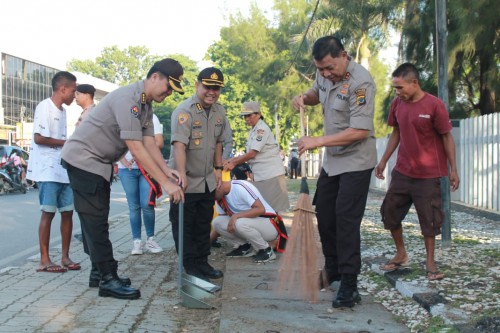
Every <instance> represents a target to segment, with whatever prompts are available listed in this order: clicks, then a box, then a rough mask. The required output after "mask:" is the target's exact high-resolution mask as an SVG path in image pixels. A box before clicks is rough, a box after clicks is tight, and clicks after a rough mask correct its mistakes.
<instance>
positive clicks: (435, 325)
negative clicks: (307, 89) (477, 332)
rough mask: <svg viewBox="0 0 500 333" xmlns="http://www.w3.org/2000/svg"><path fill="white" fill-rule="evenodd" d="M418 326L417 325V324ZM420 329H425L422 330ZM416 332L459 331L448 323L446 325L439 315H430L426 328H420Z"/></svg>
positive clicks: (448, 332) (449, 332) (452, 332)
mask: <svg viewBox="0 0 500 333" xmlns="http://www.w3.org/2000/svg"><path fill="white" fill-rule="evenodd" d="M417 328H418V326H417ZM422 329H425V331H424V330H422ZM418 332H426V333H459V332H460V331H458V330H457V329H456V328H454V327H453V326H450V325H446V324H445V323H444V320H443V319H442V318H441V317H432V318H431V319H430V321H429V326H428V327H427V328H423V327H422V328H420V329H419V330H418Z"/></svg>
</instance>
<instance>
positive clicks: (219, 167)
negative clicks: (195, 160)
mask: <svg viewBox="0 0 500 333" xmlns="http://www.w3.org/2000/svg"><path fill="white" fill-rule="evenodd" d="M214 169H215V170H222V169H224V167H223V166H222V165H216V166H215V167H214Z"/></svg>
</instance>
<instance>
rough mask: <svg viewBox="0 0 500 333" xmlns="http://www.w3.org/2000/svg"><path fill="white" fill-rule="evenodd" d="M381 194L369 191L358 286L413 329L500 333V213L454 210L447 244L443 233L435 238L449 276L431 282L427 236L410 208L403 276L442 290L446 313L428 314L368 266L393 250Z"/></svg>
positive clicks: (439, 261)
mask: <svg viewBox="0 0 500 333" xmlns="http://www.w3.org/2000/svg"><path fill="white" fill-rule="evenodd" d="M383 195H384V193H381V192H370V196H369V201H368V204H367V207H366V211H365V216H364V219H363V222H362V257H363V261H364V264H363V268H362V270H363V272H362V274H361V276H360V287H361V288H363V289H364V290H366V292H368V293H370V294H373V295H375V296H376V297H377V298H378V299H379V301H380V302H381V303H382V304H383V305H384V306H385V307H386V308H387V309H389V310H390V311H392V312H393V313H394V314H395V315H396V316H398V317H399V318H401V320H402V321H403V322H404V323H405V324H406V325H407V326H408V327H409V328H410V329H411V331H412V332H429V331H431V332H434V331H435V332H500V301H499V294H500V285H499V277H500V276H499V275H500V246H499V244H500V228H498V226H499V223H500V215H496V214H474V211H475V210H473V209H463V210H462V211H457V210H452V213H451V214H452V216H451V223H452V242H451V244H450V245H449V246H448V247H444V246H442V244H441V239H440V237H437V239H436V262H437V265H438V268H439V270H440V271H441V272H443V273H444V274H445V278H444V279H443V280H440V281H433V282H430V281H428V280H427V278H426V276H425V247H424V242H423V237H422V235H421V233H420V226H419V224H418V219H417V215H416V212H415V210H414V209H413V207H412V209H411V210H410V212H409V214H408V215H407V216H406V218H405V221H404V222H403V228H404V236H405V244H406V249H407V252H408V255H409V257H410V262H411V268H410V269H409V270H408V272H407V274H406V275H403V276H401V277H399V280H401V281H404V282H407V283H409V284H410V285H415V286H423V287H428V288H432V289H435V290H437V291H438V298H439V303H442V304H443V305H444V307H446V309H447V313H448V315H447V316H441V314H440V313H436V314H435V315H431V313H433V311H432V310H431V313H429V312H428V311H427V310H425V309H424V308H423V307H422V306H420V305H419V304H418V303H417V302H416V301H414V300H413V299H412V298H410V297H404V296H403V295H401V293H399V292H398V291H397V290H396V289H395V288H393V287H392V285H391V284H389V283H388V282H387V280H386V279H384V278H383V277H382V276H381V275H380V274H378V273H377V272H374V270H373V265H370V264H369V263H370V262H373V261H377V260H378V261H379V262H384V261H386V260H388V259H391V258H392V257H393V256H394V253H395V247H394V243H393V241H392V238H391V236H390V232H389V231H387V230H384V228H383V225H382V222H381V221H380V213H379V209H380V205H381V203H382V200H383ZM484 215H486V217H484ZM399 280H398V281H399ZM450 313H451V314H452V315H449V314H450Z"/></svg>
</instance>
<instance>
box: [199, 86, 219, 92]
mask: <svg viewBox="0 0 500 333" xmlns="http://www.w3.org/2000/svg"><path fill="white" fill-rule="evenodd" d="M202 86H203V88H204V89H206V90H213V91H219V90H220V88H221V87H219V86H206V85H204V84H202Z"/></svg>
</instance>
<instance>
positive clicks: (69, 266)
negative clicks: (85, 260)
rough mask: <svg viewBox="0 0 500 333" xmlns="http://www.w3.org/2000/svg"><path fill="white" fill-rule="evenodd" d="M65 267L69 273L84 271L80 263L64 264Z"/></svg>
mask: <svg viewBox="0 0 500 333" xmlns="http://www.w3.org/2000/svg"><path fill="white" fill-rule="evenodd" d="M63 267H64V268H66V269H67V270H69V271H79V270H80V269H82V266H80V264H79V263H77V262H71V263H69V264H63Z"/></svg>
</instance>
